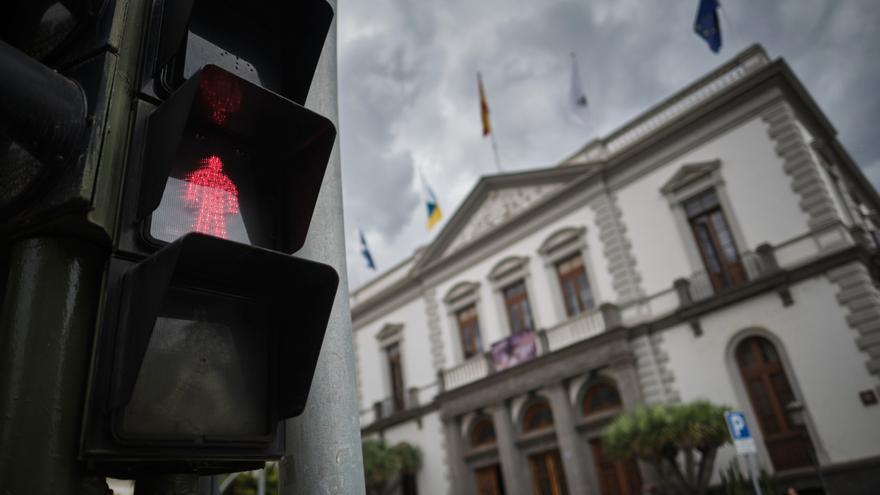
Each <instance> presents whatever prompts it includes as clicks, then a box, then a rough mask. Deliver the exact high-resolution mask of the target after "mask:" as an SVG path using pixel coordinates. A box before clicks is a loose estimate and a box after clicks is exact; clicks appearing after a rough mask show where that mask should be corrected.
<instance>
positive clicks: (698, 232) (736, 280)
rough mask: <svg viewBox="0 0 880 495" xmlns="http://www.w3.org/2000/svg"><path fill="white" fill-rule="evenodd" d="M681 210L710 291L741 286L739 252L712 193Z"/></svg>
mask: <svg viewBox="0 0 880 495" xmlns="http://www.w3.org/2000/svg"><path fill="white" fill-rule="evenodd" d="M684 210H685V213H686V214H687V217H688V222H689V223H690V225H691V230H693V232H694V238H695V239H696V241H697V246H698V247H699V248H700V256H701V257H702V258H703V264H704V265H705V267H706V272H707V273H708V275H709V280H710V281H711V282H712V287H714V288H715V290H718V289H722V288H725V287H730V286H733V285H737V284H741V283H743V282H745V281H746V273H745V270H744V269H743V266H742V263H741V262H740V259H739V251H738V250H737V248H736V243H735V242H734V240H733V235H732V233H731V232H730V229H729V228H728V226H727V220H726V219H725V218H724V212H723V211H721V204H720V203H719V202H718V196H717V195H716V194H715V191H714V190H711V189H710V190H708V191H706V192H704V193H701V194H699V195H698V196H696V197H694V198H691V199H689V200H688V201H686V202H685V203H684Z"/></svg>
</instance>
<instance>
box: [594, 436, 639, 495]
mask: <svg viewBox="0 0 880 495" xmlns="http://www.w3.org/2000/svg"><path fill="white" fill-rule="evenodd" d="M590 448H591V449H592V451H593V462H594V463H595V464H596V473H597V474H598V476H599V491H600V492H601V494H602V495H639V494H640V493H641V492H642V477H641V475H640V474H639V466H638V464H636V461H635V460H633V459H627V460H625V461H617V462H613V461H611V460H609V459H608V457H607V456H606V455H605V451H604V450H603V449H602V441H601V440H599V439H598V438H597V439H594V440H591V441H590Z"/></svg>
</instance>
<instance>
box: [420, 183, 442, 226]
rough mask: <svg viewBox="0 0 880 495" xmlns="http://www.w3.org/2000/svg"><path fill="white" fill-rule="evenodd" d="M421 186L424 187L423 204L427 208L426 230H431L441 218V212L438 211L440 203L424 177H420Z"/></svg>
mask: <svg viewBox="0 0 880 495" xmlns="http://www.w3.org/2000/svg"><path fill="white" fill-rule="evenodd" d="M422 186H424V188H425V206H426V207H427V208H428V230H431V229H432V228H434V226H435V225H437V223H438V222H440V220H441V219H442V218H443V212H442V211H440V203H438V202H437V197H436V196H434V191H432V190H431V187H430V186H429V185H428V183H427V182H426V181H425V178H424V177H422Z"/></svg>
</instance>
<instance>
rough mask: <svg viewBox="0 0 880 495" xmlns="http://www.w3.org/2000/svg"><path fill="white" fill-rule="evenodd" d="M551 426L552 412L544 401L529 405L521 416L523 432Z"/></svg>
mask: <svg viewBox="0 0 880 495" xmlns="http://www.w3.org/2000/svg"><path fill="white" fill-rule="evenodd" d="M550 426H553V411H551V410H550V404H549V403H548V402H547V401H546V400H540V401H538V402H535V403H533V404H532V405H530V406H529V407H528V408H527V409H526V412H525V413H524V414H523V432H530V431H535V430H540V429H543V428H547V427H550Z"/></svg>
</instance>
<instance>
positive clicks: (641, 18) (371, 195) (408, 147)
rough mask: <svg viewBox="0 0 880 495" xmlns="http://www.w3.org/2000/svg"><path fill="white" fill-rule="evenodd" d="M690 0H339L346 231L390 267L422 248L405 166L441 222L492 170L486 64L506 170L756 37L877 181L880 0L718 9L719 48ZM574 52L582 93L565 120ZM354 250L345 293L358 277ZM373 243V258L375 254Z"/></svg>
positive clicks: (626, 111) (783, 0) (561, 152)
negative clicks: (584, 101) (420, 179)
mask: <svg viewBox="0 0 880 495" xmlns="http://www.w3.org/2000/svg"><path fill="white" fill-rule="evenodd" d="M697 3H698V2H697V0H692V1H684V0H679V1H675V2H672V1H662V2H653V1H652V2H645V1H643V0H589V1H587V0H543V1H540V2H534V1H531V0H530V1H525V0H521V1H511V0H504V1H502V0H483V1H480V2H474V1H472V0H446V1H422V2H413V1H408V0H372V1H369V2H364V1H362V2H355V1H354V0H342V1H341V2H340V5H339V11H340V24H339V35H340V45H339V50H340V58H339V61H340V62H339V63H340V65H339V71H340V72H339V88H340V137H341V141H342V160H343V174H344V187H345V190H344V193H345V207H346V212H345V213H346V221H347V223H348V225H347V227H348V228H349V230H348V232H351V229H352V228H353V227H355V226H361V227H363V228H364V229H366V230H368V231H369V232H371V233H372V234H371V235H370V236H369V237H370V242H371V247H372V248H373V250H374V255H377V257H379V258H380V259H384V260H385V261H386V263H385V264H384V267H385V268H387V267H388V266H389V265H390V264H393V263H396V262H397V261H399V260H400V259H402V258H404V257H405V256H408V255H409V254H411V253H412V251H413V249H414V248H415V247H416V246H417V245H419V244H424V243H427V242H429V241H430V239H431V238H432V236H433V235H434V234H435V233H436V231H435V232H432V233H428V232H427V231H426V230H425V229H424V211H423V209H422V205H421V204H420V203H419V200H418V191H417V189H416V184H417V181H415V180H414V178H413V176H412V174H413V166H414V165H415V166H418V167H419V168H421V169H422V170H423V171H424V172H425V174H426V175H427V177H428V179H429V182H430V183H431V185H432V187H433V188H434V190H435V192H436V193H437V195H438V196H439V198H440V201H441V205H442V206H443V209H444V210H445V212H446V216H447V218H448V217H449V216H451V214H452V213H453V211H454V209H455V207H457V206H458V203H459V202H460V201H461V200H462V199H463V198H464V196H465V195H466V194H467V192H468V191H469V190H470V188H471V187H473V185H474V183H475V182H476V180H477V179H478V177H479V176H480V175H483V174H487V173H493V172H494V164H493V159H492V152H491V147H490V146H489V142H488V140H486V139H483V138H482V136H481V135H480V123H479V112H478V106H477V105H478V100H477V92H476V76H475V75H476V72H477V71H478V70H479V71H481V72H482V73H483V78H484V81H485V84H486V91H487V94H488V98H489V105H490V107H491V112H492V113H491V116H492V124H493V129H494V131H495V135H496V137H497V139H498V144H499V147H500V148H501V155H502V159H503V162H504V167H505V170H508V171H509V170H517V169H524V168H535V167H544V166H551V165H553V164H555V163H557V162H558V161H559V160H560V159H562V158H564V157H566V156H568V155H569V154H570V153H572V152H573V151H575V150H576V149H577V148H579V147H580V146H581V145H583V144H584V143H586V142H587V141H588V140H589V139H590V138H592V137H594V136H595V135H596V134H603V135H604V134H607V133H609V132H611V131H613V130H614V129H615V128H617V127H618V126H620V125H622V124H624V123H625V122H626V121H628V120H629V119H631V118H633V117H635V116H636V115H638V114H639V113H640V112H642V111H644V110H645V109H647V108H649V107H650V106H652V105H654V104H656V103H657V102H659V101H660V100H662V99H663V98H665V97H667V96H669V95H671V94H672V93H674V92H675V91H677V90H679V89H681V88H682V87H684V86H685V85H687V84H689V83H690V82H692V81H693V80H694V79H696V78H698V77H700V76H702V75H703V74H705V73H706V72H709V71H711V70H712V69H713V68H715V67H717V66H718V65H720V64H721V63H723V62H725V61H727V60H728V59H729V58H730V57H732V56H733V55H734V54H735V53H737V52H739V51H741V50H742V49H744V48H745V47H747V46H749V45H751V44H752V43H755V42H759V43H761V44H763V46H764V47H765V48H766V49H767V51H768V53H769V54H770V56H771V57H772V58H776V57H784V58H785V59H786V60H787V61H788V63H789V64H790V65H791V66H792V68H793V70H794V71H795V73H796V74H797V75H798V77H799V78H800V79H801V81H802V82H803V83H804V85H805V86H806V87H807V89H808V90H809V91H810V93H811V94H812V95H813V97H814V98H815V99H816V101H817V102H818V103H819V106H820V107H821V108H822V109H823V110H824V111H825V112H826V114H827V115H828V117H829V118H830V120H831V122H832V123H833V124H834V125H835V126H836V128H837V129H838V131H839V137H840V140H841V141H842V143H843V144H844V146H845V147H846V148H847V149H848V150H849V151H850V152H851V153H852V155H853V156H854V158H855V159H856V161H857V162H858V163H859V164H860V165H861V166H862V168H863V169H864V170H865V172H866V174H867V175H868V176H869V177H870V178H872V180H873V181H874V183H875V184H876V183H878V182H880V140H878V139H877V138H876V136H877V134H878V133H877V131H876V126H875V124H874V117H876V116H878V115H880V96H878V94H877V88H878V87H880V63H878V62H877V59H878V57H877V56H876V54H875V53H873V52H875V51H876V47H877V46H878V44H880V36H878V32H880V31H878V30H880V28H878V26H880V2H876V1H873V0H854V1H847V2H837V1H834V0H779V1H772V2H768V1H766V0H741V1H738V2H724V9H725V11H724V16H723V19H722V26H721V27H722V33H723V37H724V46H723V48H722V51H721V53H720V54H719V55H715V54H713V53H711V52H710V51H709V49H708V47H707V46H706V44H705V42H703V41H702V40H701V39H699V38H698V37H697V36H695V35H694V33H693V31H692V29H691V26H692V23H693V17H694V13H695V11H696V6H697ZM570 52H575V53H576V54H577V56H578V61H579V65H580V67H581V72H582V76H583V81H584V85H585V87H586V91H587V96H588V97H589V100H590V105H591V106H590V109H589V114H588V119H587V123H586V124H578V123H576V121H574V120H572V119H571V118H569V117H568V116H567V115H566V113H567V112H568V111H569V110H570V109H569V108H568V107H567V97H568V91H569V87H568V84H569V77H570V59H569V55H568V54H569V53H570ZM353 249H354V248H350V252H349V257H350V265H351V268H350V270H349V271H350V272H351V276H352V282H353V285H354V286H357V285H358V284H359V283H362V282H364V281H365V280H366V278H367V277H368V276H369V274H368V273H367V272H366V271H365V270H364V269H363V267H362V263H361V260H359V259H357V256H358V255H357V253H356V251H354V250H353ZM375 251H378V252H375Z"/></svg>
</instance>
